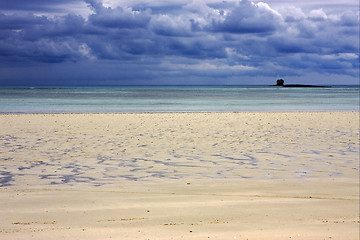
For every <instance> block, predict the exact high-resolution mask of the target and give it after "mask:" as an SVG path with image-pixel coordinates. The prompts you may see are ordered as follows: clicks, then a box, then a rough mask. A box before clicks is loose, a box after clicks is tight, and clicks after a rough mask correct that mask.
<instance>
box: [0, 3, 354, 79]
mask: <svg viewBox="0 0 360 240" xmlns="http://www.w3.org/2000/svg"><path fill="white" fill-rule="evenodd" d="M71 2H72V1H60V0H59V1H57V0H56V1H44V0H43V1H40V0H36V1H34V2H33V3H34V6H38V8H39V9H42V10H43V11H48V12H51V13H52V15H51V16H50V15H46V14H45V15H39V14H34V13H32V11H31V10H32V6H30V5H29V4H28V1H20V0H16V1H14V2H12V3H10V4H9V5H6V4H4V3H0V64H3V65H7V66H8V65H9V64H10V63H11V64H12V66H13V67H14V68H16V67H21V66H24V64H25V63H31V64H32V65H33V64H36V63H39V64H40V63H41V64H43V63H47V64H49V65H51V66H53V67H54V66H60V65H61V64H64V65H66V64H67V63H72V64H75V65H77V66H79V67H84V66H86V65H87V64H88V65H91V66H94V62H96V63H97V65H98V66H102V69H107V70H108V71H113V73H106V74H105V73H104V76H105V75H106V76H112V78H116V77H115V76H118V79H120V80H121V79H125V78H126V79H130V78H131V79H135V78H132V77H131V73H133V74H134V76H135V75H136V76H137V77H136V79H141V78H145V79H146V78H148V79H149V81H156V80H154V79H156V76H159V75H164V76H165V75H167V76H171V77H175V75H174V74H175V72H176V73H177V74H180V73H179V72H181V75H182V76H186V75H187V74H188V76H198V77H200V76H204V77H206V78H210V77H211V78H214V79H215V78H217V77H218V81H221V79H222V78H225V77H226V76H236V75H238V76H245V75H247V76H260V77H261V76H272V75H279V74H281V75H285V76H286V75H289V76H290V75H301V74H302V73H304V72H305V71H306V72H310V73H321V74H339V75H341V74H342V75H344V76H351V77H354V79H355V77H356V75H357V74H358V72H359V70H358V69H359V55H358V53H359V38H358V36H359V21H358V20H359V12H358V11H354V10H352V9H351V8H350V9H346V10H345V11H342V12H336V13H334V12H331V13H328V12H327V10H326V9H327V8H326V7H324V8H314V9H310V10H306V11H305V10H303V9H302V8H300V7H299V6H291V5H288V6H282V7H279V8H277V9H275V8H273V7H272V6H271V1H270V3H269V4H268V3H265V2H257V3H254V2H251V1H249V0H242V1H228V2H220V1H215V0H214V1H205V0H178V1H172V2H168V1H145V0H143V1H121V2H115V1H110V0H108V1H104V2H102V1H100V0H86V1H85V2H80V1H76V3H77V4H80V3H82V4H85V6H87V8H88V10H89V11H90V14H88V15H87V16H84V15H83V14H76V13H74V12H73V11H71V10H68V12H67V13H66V14H63V10H64V8H65V7H66V4H71ZM79 6H80V5H79ZM28 10H29V11H28ZM60 10H61V11H60ZM57 11H59V14H54V12H55V13H56V12H57ZM60 12H61V14H60ZM5 63H6V64H5ZM109 64H115V65H116V66H118V68H119V69H122V70H121V71H118V70H115V68H113V67H109V68H107V67H105V66H106V65H109ZM120 66H121V67H120ZM8 71H10V70H8ZM76 72H77V71H76ZM79 72H81V71H79ZM85 73H86V71H85ZM85 73H84V76H83V77H84V78H85V77H86V74H85ZM12 74H15V75H16V72H12ZM78 74H80V73H78ZM4 75H5V74H4ZM6 76H9V73H8V74H6ZM19 76H20V75H19ZM76 76H77V77H78V76H79V75H76ZM54 77H57V76H54ZM0 78H1V74H0ZM120 80H119V81H120Z"/></svg>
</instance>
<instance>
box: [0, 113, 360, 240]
mask: <svg viewBox="0 0 360 240" xmlns="http://www.w3.org/2000/svg"><path fill="white" fill-rule="evenodd" d="M358 124H359V112H355V111H354V112H237V113H234V112H225V113H130V114H128V113H127V114H123V113H120V114H118V113H112V114H0V159H1V170H0V185H1V187H0V215H1V216H5V217H3V218H1V219H0V226H1V227H0V239H4V240H5V239H24V240H25V239H32V238H34V239H40V240H41V239H44V240H45V239H54V240H55V239H91V240H92V239H94V240H95V239H96V240H97V239H98V240H100V239H119V240H127V239H128V240H130V239H131V240H132V239H160V240H162V239H164V240H165V239H194V240H203V239H215V240H222V239H252V240H260V239H270V240H275V239H289V238H290V237H291V239H299V240H300V239H301V240H314V239H330V238H331V239H343V237H344V235H345V234H346V236H347V239H349V240H358V239H359V216H358V215H359V206H358V203H359V170H360V169H359V125H358Z"/></svg>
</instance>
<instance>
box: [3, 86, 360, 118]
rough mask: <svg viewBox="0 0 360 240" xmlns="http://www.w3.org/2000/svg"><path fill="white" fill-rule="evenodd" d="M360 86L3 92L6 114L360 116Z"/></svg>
mask: <svg viewBox="0 0 360 240" xmlns="http://www.w3.org/2000/svg"><path fill="white" fill-rule="evenodd" d="M359 91H360V88H359V86H332V87H331V88H282V87H272V86H116V87H2V88H0V113H3V114H4V113H142V112H144V113H147V112H264V111H265V112H285V111H291V112H293V111H300V112H305V111H359Z"/></svg>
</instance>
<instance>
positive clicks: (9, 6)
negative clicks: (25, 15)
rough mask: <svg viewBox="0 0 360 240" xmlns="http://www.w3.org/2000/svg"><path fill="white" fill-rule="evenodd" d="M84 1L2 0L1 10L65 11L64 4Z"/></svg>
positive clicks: (0, 2)
mask: <svg viewBox="0 0 360 240" xmlns="http://www.w3.org/2000/svg"><path fill="white" fill-rule="evenodd" d="M75 2H82V0H31V1H30V0H9V1H8V0H4V1H0V9H1V10H13V11H19V10H22V11H24V10H25V11H48V12H59V11H63V10H64V9H63V5H65V4H74V3H75Z"/></svg>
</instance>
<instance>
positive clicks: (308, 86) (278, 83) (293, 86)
mask: <svg viewBox="0 0 360 240" xmlns="http://www.w3.org/2000/svg"><path fill="white" fill-rule="evenodd" d="M284 83H285V81H284V79H278V80H277V81H276V85H273V86H277V87H292V88H296V87H302V88H314V87H320V88H330V86H319V85H305V84H284Z"/></svg>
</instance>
